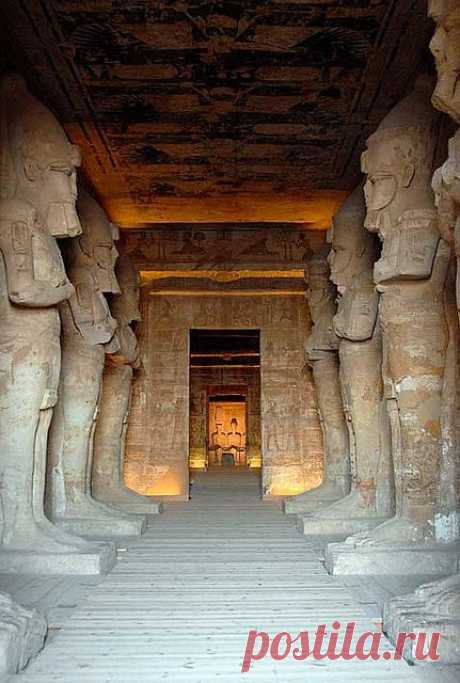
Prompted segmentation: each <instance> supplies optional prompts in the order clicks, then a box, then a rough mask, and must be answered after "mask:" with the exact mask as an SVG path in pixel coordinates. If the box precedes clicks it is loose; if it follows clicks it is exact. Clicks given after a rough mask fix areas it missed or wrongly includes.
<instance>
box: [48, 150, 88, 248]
mask: <svg viewBox="0 0 460 683" xmlns="http://www.w3.org/2000/svg"><path fill="white" fill-rule="evenodd" d="M71 149H72V150H73V151H72V152H71V153H70V154H68V155H67V158H65V157H62V158H56V159H55V160H53V161H51V162H50V163H49V164H48V165H47V166H46V167H45V168H44V169H42V171H41V178H40V185H41V186H42V188H41V190H42V192H43V193H44V196H46V201H47V209H46V224H47V226H48V230H49V231H50V233H51V234H52V235H53V236H54V237H76V236H77V235H80V234H81V225H80V220H79V218H78V214H77V210H76V206H75V205H76V201H77V166H79V165H80V162H79V153H78V151H77V149H78V148H71Z"/></svg>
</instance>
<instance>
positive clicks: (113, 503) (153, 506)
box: [93, 485, 161, 514]
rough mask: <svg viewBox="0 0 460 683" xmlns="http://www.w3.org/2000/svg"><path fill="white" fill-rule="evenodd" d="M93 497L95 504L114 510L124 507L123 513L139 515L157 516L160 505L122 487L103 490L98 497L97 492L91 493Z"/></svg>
mask: <svg viewBox="0 0 460 683" xmlns="http://www.w3.org/2000/svg"><path fill="white" fill-rule="evenodd" d="M93 495H94V496H95V499H96V501H97V502H101V503H103V504H107V505H108V506H110V507H114V508H115V509H117V508H118V507H120V508H121V509H122V510H123V508H124V507H126V509H125V510H124V511H125V512H133V513H136V512H138V513H141V514H157V513H158V512H160V507H161V506H160V503H158V502H157V501H156V500H155V499H153V498H150V497H149V496H143V495H141V494H140V493H136V492H135V491H131V489H128V488H127V487H125V486H122V485H120V486H119V487H117V488H108V489H104V490H103V491H101V493H100V495H99V493H98V492H95V491H93ZM130 508H131V509H130Z"/></svg>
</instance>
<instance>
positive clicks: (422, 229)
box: [361, 78, 439, 283]
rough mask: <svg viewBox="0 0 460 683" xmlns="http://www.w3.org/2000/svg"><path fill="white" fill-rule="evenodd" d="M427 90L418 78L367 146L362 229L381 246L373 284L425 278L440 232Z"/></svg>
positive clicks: (426, 83) (431, 112) (433, 136)
mask: <svg viewBox="0 0 460 683" xmlns="http://www.w3.org/2000/svg"><path fill="white" fill-rule="evenodd" d="M430 92H431V85H430V83H429V81H427V80H426V79H424V78H423V79H420V80H419V81H418V82H417V84H416V88H415V90H414V92H413V93H411V94H410V95H409V96H408V97H406V98H405V99H403V100H402V101H401V102H400V103H399V104H398V105H397V106H396V107H395V108H394V109H393V110H392V111H391V112H390V113H389V114H388V115H387V116H386V118H385V119H384V120H383V121H382V123H381V124H380V126H379V128H378V129H377V131H376V132H375V133H374V134H373V135H371V137H370V138H369V139H368V141H367V150H366V151H365V152H364V153H363V155H362V160H361V166H362V170H363V172H364V173H365V174H366V175H367V181H366V184H365V187H364V193H365V198H366V206H367V214H366V220H365V226H366V228H367V229H368V230H369V231H371V232H377V233H378V235H379V237H380V239H381V240H382V242H383V250H382V256H381V258H380V260H379V261H378V262H377V263H376V265H375V269H374V278H375V281H376V282H377V283H380V282H384V281H386V282H388V281H391V280H396V279H400V278H401V279H422V278H427V277H429V274H430V273H431V268H432V265H433V260H434V255H435V253H436V247H437V244H438V241H439V230H438V226H437V221H436V220H435V218H434V216H435V214H434V212H433V210H434V203H433V192H432V189H431V178H432V174H433V159H434V153H435V147H436V140H437V136H436V127H435V126H436V112H435V111H434V109H433V107H432V105H431V102H430Z"/></svg>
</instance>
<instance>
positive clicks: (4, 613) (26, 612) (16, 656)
mask: <svg viewBox="0 0 460 683" xmlns="http://www.w3.org/2000/svg"><path fill="white" fill-rule="evenodd" d="M47 629H48V627H47V623H46V620H45V618H44V617H43V616H42V615H41V614H40V613H39V612H37V610H35V609H26V608H25V607H22V606H21V605H17V604H16V603H15V602H13V600H12V599H11V598H10V597H9V595H5V594H4V593H0V676H3V675H6V674H15V673H17V672H19V671H21V669H23V668H24V667H25V666H26V664H27V663H28V661H29V660H30V659H31V658H32V657H34V656H35V655H36V654H37V653H38V652H40V650H41V649H42V647H43V645H44V642H45V637H46V632H47Z"/></svg>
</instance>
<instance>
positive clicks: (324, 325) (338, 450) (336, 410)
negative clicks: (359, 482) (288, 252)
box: [284, 249, 350, 514]
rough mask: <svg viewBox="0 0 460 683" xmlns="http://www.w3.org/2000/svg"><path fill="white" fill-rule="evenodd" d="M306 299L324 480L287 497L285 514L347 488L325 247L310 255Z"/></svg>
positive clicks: (320, 503) (331, 497)
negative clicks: (309, 488) (321, 436)
mask: <svg viewBox="0 0 460 683" xmlns="http://www.w3.org/2000/svg"><path fill="white" fill-rule="evenodd" d="M307 298H308V302H309V305H310V311H311V317H312V320H313V330H312V333H311V335H310V337H309V338H308V341H307V348H306V353H307V359H308V362H309V364H310V366H311V368H312V371H313V380H314V383H315V388H316V395H317V401H318V412H319V416H320V422H321V428H322V432H323V443H324V454H325V463H324V480H323V483H322V484H321V485H320V486H318V488H316V489H313V490H311V491H306V492H305V493H302V494H301V495H299V496H294V497H293V498H287V499H286V500H285V502H284V510H285V512H286V513H288V514H290V513H302V512H306V511H309V510H316V509H318V507H322V506H324V505H328V504H329V503H331V502H332V501H334V500H338V499H340V498H342V497H343V496H345V495H346V494H347V493H348V491H349V489H350V470H349V442H348V433H347V426H346V423H345V414H344V410H343V403H342V399H341V395H340V382H339V360H338V354H337V348H338V339H337V337H336V335H335V334H334V333H333V331H332V319H333V317H334V315H335V312H336V304H335V288H334V286H333V285H332V283H331V282H330V281H329V266H328V263H327V250H326V249H325V250H324V251H321V252H320V253H318V254H316V255H315V256H313V257H312V258H311V259H310V261H309V267H308V291H307Z"/></svg>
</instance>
